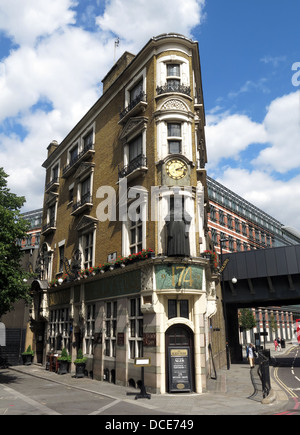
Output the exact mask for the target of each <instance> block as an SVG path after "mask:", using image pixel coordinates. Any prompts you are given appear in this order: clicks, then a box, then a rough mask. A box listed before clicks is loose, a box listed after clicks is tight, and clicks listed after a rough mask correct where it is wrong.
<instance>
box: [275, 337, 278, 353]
mask: <svg viewBox="0 0 300 435" xmlns="http://www.w3.org/2000/svg"><path fill="white" fill-rule="evenodd" d="M274 346H275V352H277V348H278V341H277V340H276V338H275V340H274Z"/></svg>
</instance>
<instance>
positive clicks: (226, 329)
mask: <svg viewBox="0 0 300 435" xmlns="http://www.w3.org/2000/svg"><path fill="white" fill-rule="evenodd" d="M224 242H228V239H220V253H221V265H222V264H223V249H222V244H223V243H224ZM223 272H224V271H223V270H222V272H221V288H222V303H223V315H224V323H225V340H226V361H227V370H229V369H230V355H229V344H228V325H227V313H226V302H225V288H224V275H223Z"/></svg>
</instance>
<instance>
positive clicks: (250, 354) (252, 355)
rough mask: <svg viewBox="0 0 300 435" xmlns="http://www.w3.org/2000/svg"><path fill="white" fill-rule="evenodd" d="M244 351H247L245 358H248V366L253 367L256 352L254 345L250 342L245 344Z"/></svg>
mask: <svg viewBox="0 0 300 435" xmlns="http://www.w3.org/2000/svg"><path fill="white" fill-rule="evenodd" d="M246 353H247V358H248V360H249V363H250V368H251V369H253V368H254V367H255V358H256V353H255V347H254V346H253V344H252V343H250V344H249V345H248V346H247V349H246Z"/></svg>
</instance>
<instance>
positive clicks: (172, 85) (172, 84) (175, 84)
mask: <svg viewBox="0 0 300 435" xmlns="http://www.w3.org/2000/svg"><path fill="white" fill-rule="evenodd" d="M167 85H168V91H171V92H178V91H179V88H180V80H176V79H169V80H167Z"/></svg>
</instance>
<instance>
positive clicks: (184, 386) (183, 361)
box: [168, 346, 192, 393]
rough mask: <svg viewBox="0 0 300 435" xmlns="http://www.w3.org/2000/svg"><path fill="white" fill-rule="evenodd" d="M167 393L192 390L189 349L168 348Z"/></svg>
mask: <svg viewBox="0 0 300 435" xmlns="http://www.w3.org/2000/svg"><path fill="white" fill-rule="evenodd" d="M168 357H169V392H170V393H174V392H183V391H191V390H192V378H191V361H190V348H189V347H175V346H174V347H169V348H168Z"/></svg>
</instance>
